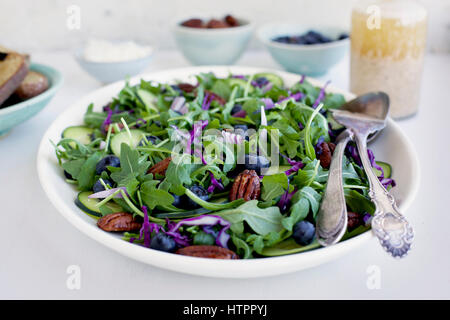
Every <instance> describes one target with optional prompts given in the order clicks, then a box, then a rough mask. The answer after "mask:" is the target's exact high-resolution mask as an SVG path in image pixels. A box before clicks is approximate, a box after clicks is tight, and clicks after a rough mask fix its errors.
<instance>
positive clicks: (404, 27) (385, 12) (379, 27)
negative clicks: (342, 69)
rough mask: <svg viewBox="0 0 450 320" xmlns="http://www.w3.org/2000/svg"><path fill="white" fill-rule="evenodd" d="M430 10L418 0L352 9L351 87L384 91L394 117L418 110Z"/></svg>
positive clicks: (378, 1)
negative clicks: (426, 9) (428, 11)
mask: <svg viewBox="0 0 450 320" xmlns="http://www.w3.org/2000/svg"><path fill="white" fill-rule="evenodd" d="M426 23H427V13H426V11H425V9H424V8H423V7H422V6H420V5H419V4H417V3H416V2H415V1H408V0H372V1H362V2H361V3H358V4H357V5H356V6H355V7H354V9H353V12H352V30H351V62H350V64H351V71H350V88H351V91H352V92H354V93H356V94H364V93H367V92H370V91H384V92H386V93H387V94H388V95H389V98H390V103H391V108H390V115H391V116H392V117H393V118H397V119H398V118H404V117H408V116H411V115H413V114H415V113H416V112H417V108H418V104H419V91H420V81H421V76H422V69H423V58H424V52H425V40H426Z"/></svg>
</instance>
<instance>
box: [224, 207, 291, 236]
mask: <svg viewBox="0 0 450 320" xmlns="http://www.w3.org/2000/svg"><path fill="white" fill-rule="evenodd" d="M216 214H217V215H219V216H221V217H223V218H224V219H226V220H228V221H230V222H231V224H232V229H234V230H242V231H243V222H244V221H245V222H247V223H248V225H249V226H250V228H252V230H253V231H254V232H256V233H257V234H259V235H266V234H268V233H270V232H272V231H274V232H279V231H281V230H282V229H283V226H282V225H281V220H282V218H283V216H282V215H281V213H280V209H279V208H278V207H269V208H266V209H260V208H259V207H258V200H251V201H247V202H245V203H244V204H242V205H240V206H239V207H237V208H235V209H229V210H223V211H220V212H217V213H216ZM233 225H234V227H233ZM240 233H242V232H240Z"/></svg>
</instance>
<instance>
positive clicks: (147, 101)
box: [137, 89, 159, 113]
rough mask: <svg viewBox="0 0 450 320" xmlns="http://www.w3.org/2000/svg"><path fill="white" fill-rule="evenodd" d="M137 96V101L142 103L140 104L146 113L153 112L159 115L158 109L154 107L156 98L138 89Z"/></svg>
mask: <svg viewBox="0 0 450 320" xmlns="http://www.w3.org/2000/svg"><path fill="white" fill-rule="evenodd" d="M137 95H138V97H139V99H140V100H141V101H142V103H143V104H144V107H145V108H146V109H147V112H150V110H153V111H155V112H158V113H159V109H158V108H157V107H156V104H155V101H156V100H157V97H156V96H155V95H154V94H153V93H151V92H149V91H147V90H144V89H138V90H137Z"/></svg>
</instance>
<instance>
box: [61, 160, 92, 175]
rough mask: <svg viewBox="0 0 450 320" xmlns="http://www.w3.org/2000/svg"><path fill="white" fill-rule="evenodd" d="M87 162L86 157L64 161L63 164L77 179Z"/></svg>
mask: <svg viewBox="0 0 450 320" xmlns="http://www.w3.org/2000/svg"><path fill="white" fill-rule="evenodd" d="M85 162H86V159H75V160H69V161H66V162H64V163H63V164H62V165H61V166H62V168H63V169H64V170H66V171H67V172H68V173H70V175H71V176H72V177H73V178H74V179H75V180H77V179H78V175H79V174H80V171H81V167H82V166H83V164H84V163H85Z"/></svg>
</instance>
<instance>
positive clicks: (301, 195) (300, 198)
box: [282, 187, 322, 231]
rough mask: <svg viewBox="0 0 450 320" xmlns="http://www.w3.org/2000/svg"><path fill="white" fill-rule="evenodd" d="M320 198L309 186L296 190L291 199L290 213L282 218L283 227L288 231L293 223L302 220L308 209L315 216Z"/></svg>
mask: <svg viewBox="0 0 450 320" xmlns="http://www.w3.org/2000/svg"><path fill="white" fill-rule="evenodd" d="M321 199H322V197H321V195H320V194H319V193H317V192H316V191H315V190H314V189H313V188H311V187H304V188H302V189H300V190H299V191H297V192H296V193H295V194H294V196H293V197H292V200H291V201H292V205H291V208H290V215H289V216H288V217H285V218H283V221H282V224H283V227H284V228H285V229H286V230H288V231H292V228H293V227H294V225H295V224H296V223H297V222H299V221H302V220H304V219H305V218H306V217H307V216H308V214H309V212H310V211H311V212H312V214H313V217H314V218H315V217H316V215H317V212H318V211H319V206H320V201H321Z"/></svg>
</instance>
